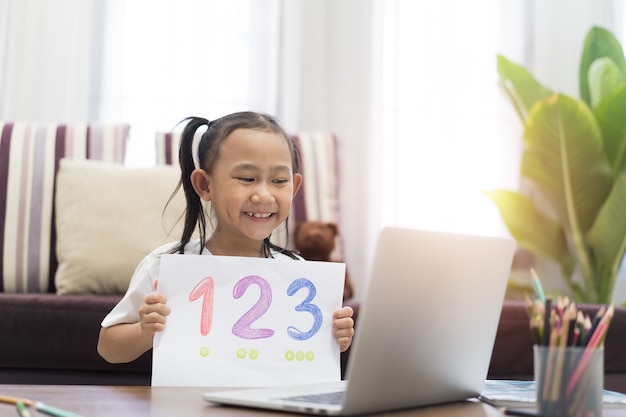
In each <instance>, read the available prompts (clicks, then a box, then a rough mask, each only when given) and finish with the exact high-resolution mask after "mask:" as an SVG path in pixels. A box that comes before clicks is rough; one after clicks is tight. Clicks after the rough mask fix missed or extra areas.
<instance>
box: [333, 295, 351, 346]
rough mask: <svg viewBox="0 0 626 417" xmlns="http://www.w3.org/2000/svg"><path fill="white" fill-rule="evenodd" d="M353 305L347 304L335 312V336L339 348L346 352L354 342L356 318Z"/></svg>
mask: <svg viewBox="0 0 626 417" xmlns="http://www.w3.org/2000/svg"><path fill="white" fill-rule="evenodd" d="M353 314H354V311H353V310H352V307H349V306H345V307H343V308H342V309H341V310H337V311H335V313H334V314H333V336H334V338H335V340H337V343H338V344H339V350H340V351H341V352H345V351H346V350H348V348H349V347H350V344H351V343H352V336H354V320H353V319H352V315H353Z"/></svg>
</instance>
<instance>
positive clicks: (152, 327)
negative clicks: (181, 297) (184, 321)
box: [139, 291, 170, 338]
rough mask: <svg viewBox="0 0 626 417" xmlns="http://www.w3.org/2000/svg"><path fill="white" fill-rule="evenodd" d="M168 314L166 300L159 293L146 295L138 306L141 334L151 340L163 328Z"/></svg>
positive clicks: (168, 309)
mask: <svg viewBox="0 0 626 417" xmlns="http://www.w3.org/2000/svg"><path fill="white" fill-rule="evenodd" d="M169 314H170V308H169V307H168V306H167V298H165V296H164V295H163V294H161V293H159V292H156V291H155V292H153V293H151V294H148V295H146V296H145V297H144V298H143V300H142V301H141V305H140V306H139V323H140V324H141V332H142V333H143V334H144V335H146V336H148V337H150V338H152V337H154V334H155V333H156V332H161V331H163V329H164V328H165V321H166V317H167V316H168V315H169Z"/></svg>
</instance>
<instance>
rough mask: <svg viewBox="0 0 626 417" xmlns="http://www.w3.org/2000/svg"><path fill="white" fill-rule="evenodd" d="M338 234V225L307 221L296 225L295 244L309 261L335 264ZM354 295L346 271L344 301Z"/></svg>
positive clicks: (301, 254)
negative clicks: (332, 257)
mask: <svg viewBox="0 0 626 417" xmlns="http://www.w3.org/2000/svg"><path fill="white" fill-rule="evenodd" d="M337 234H338V230H337V225H336V224H334V223H327V222H321V221H305V222H300V223H298V224H296V230H295V236H294V243H295V247H296V249H297V251H298V252H299V253H300V256H302V257H303V258H304V259H306V260H308V261H328V262H333V260H332V259H331V253H332V251H333V249H335V238H336V236H337ZM353 295H354V288H353V286H352V281H351V280H350V276H349V275H348V270H347V269H346V279H345V283H344V287H343V299H344V300H347V299H349V298H352V296H353Z"/></svg>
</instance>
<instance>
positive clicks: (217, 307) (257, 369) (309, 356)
mask: <svg viewBox="0 0 626 417" xmlns="http://www.w3.org/2000/svg"><path fill="white" fill-rule="evenodd" d="M160 268H161V269H160V273H159V283H158V291H159V292H161V293H163V294H164V295H165V296H166V297H167V300H168V301H167V303H168V305H169V306H170V308H171V310H172V312H171V314H170V315H169V316H168V318H167V323H166V326H165V330H164V331H163V332H160V333H157V334H156V335H155V338H154V351H153V364H152V385H153V386H202V387H253V386H254V387H263V386H278V385H288V384H295V383H313V382H324V381H337V380H339V379H340V377H341V371H340V362H339V345H338V344H337V343H336V341H335V339H334V338H333V336H332V314H333V312H334V311H336V310H338V309H340V308H341V303H342V296H343V282H344V277H345V264H342V263H336V262H311V261H296V260H293V261H292V260H279V259H261V258H245V257H234V256H198V255H163V256H162V257H161V267H160Z"/></svg>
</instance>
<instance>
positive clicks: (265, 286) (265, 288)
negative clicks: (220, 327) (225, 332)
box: [233, 275, 274, 339]
mask: <svg viewBox="0 0 626 417" xmlns="http://www.w3.org/2000/svg"><path fill="white" fill-rule="evenodd" d="M252 284H256V285H258V286H259V289H260V290H261V294H260V295H259V300H258V301H257V302H256V304H254V305H253V306H252V308H250V310H248V311H247V312H246V314H244V315H243V316H241V318H240V319H239V320H237V322H236V323H235V324H234V325H233V334H234V335H235V336H239V337H241V338H242V339H264V338H266V337H271V336H272V335H274V330H272V329H253V328H251V327H250V325H251V324H252V323H254V322H255V321H256V320H258V319H259V318H260V317H261V316H263V314H265V312H266V311H267V310H268V309H269V308H270V304H272V287H270V284H269V283H268V282H267V281H266V280H264V279H263V278H261V277H260V276H257V275H249V276H247V277H244V278H242V279H240V280H239V281H237V283H236V284H235V287H234V288H233V297H235V298H241V296H243V295H244V293H245V292H246V290H247V289H248V287H249V286H250V285H252Z"/></svg>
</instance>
